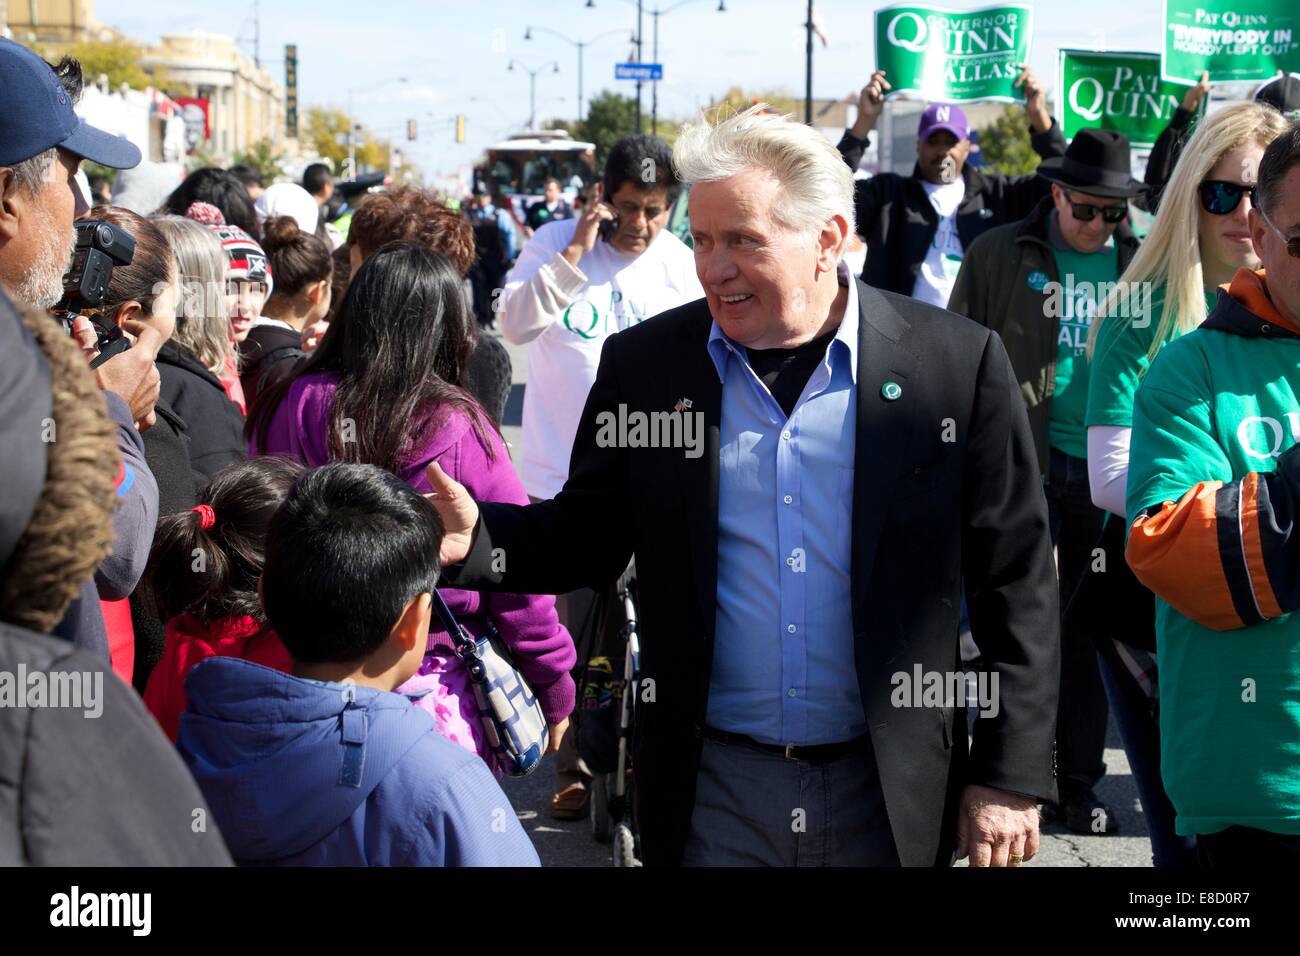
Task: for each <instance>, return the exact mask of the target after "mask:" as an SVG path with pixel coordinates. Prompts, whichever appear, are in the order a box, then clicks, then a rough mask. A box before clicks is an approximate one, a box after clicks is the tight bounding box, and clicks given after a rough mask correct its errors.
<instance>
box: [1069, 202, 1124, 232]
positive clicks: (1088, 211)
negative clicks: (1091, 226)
mask: <svg viewBox="0 0 1300 956" xmlns="http://www.w3.org/2000/svg"><path fill="white" fill-rule="evenodd" d="M1070 212H1072V213H1073V214H1074V218H1075V219H1078V220H1079V221H1080V222H1092V221H1093V220H1094V219H1096V218H1097V213H1101V218H1102V221H1103V222H1106V223H1109V224H1110V225H1112V226H1113V225H1115V223H1117V222H1123V221H1124V217H1125V216H1127V215H1128V203H1121V204H1120V205H1118V206H1094V205H1092V204H1091V203H1086V202H1075V201H1074V200H1070Z"/></svg>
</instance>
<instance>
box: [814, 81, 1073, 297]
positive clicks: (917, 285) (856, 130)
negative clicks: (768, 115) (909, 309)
mask: <svg viewBox="0 0 1300 956" xmlns="http://www.w3.org/2000/svg"><path fill="white" fill-rule="evenodd" d="M1021 69H1022V72H1021V74H1020V76H1019V77H1018V78H1017V79H1016V86H1018V87H1020V88H1022V89H1023V90H1024V93H1025V112H1026V113H1027V114H1028V116H1029V126H1030V129H1031V133H1032V135H1031V136H1030V143H1031V144H1032V145H1033V148H1034V151H1035V152H1036V153H1038V155H1039V156H1043V157H1053V156H1060V155H1061V154H1062V153H1064V152H1065V139H1064V138H1063V137H1062V136H1061V131H1060V129H1058V128H1057V126H1056V125H1055V121H1054V120H1053V119H1052V117H1051V115H1050V114H1049V113H1048V111H1047V97H1046V95H1045V93H1044V90H1043V87H1042V86H1041V85H1040V84H1039V82H1038V79H1037V77H1035V76H1034V73H1033V71H1032V70H1031V69H1029V67H1028V65H1025V64H1022V65H1021ZM888 90H889V81H888V80H887V79H885V73H884V71H883V70H877V71H876V72H875V73H874V74H872V77H871V82H869V83H868V84H867V85H866V86H864V87H863V88H862V93H861V94H860V97H859V99H858V118H857V120H856V121H855V122H854V124H853V126H852V127H851V128H849V129H848V130H846V131H845V133H844V136H843V138H842V139H841V140H840V143H839V149H840V155H842V156H843V157H844V161H845V162H846V163H848V164H849V166H850V167H851V168H853V169H855V170H856V169H857V167H858V163H859V162H860V161H861V159H862V153H863V151H864V150H865V149H866V147H867V145H868V142H869V139H870V132H871V130H873V129H875V127H876V122H877V121H878V120H879V119H880V113H881V111H882V110H883V109H884V105H885V94H886V92H887V91H888ZM970 148H971V142H970V123H969V121H968V120H967V118H966V114H965V112H964V111H963V110H962V109H961V107H959V106H953V105H950V104H944V103H936V104H934V105H932V106H930V108H929V109H927V110H926V111H925V112H924V113H923V114H921V125H920V127H919V129H918V130H917V143H916V157H917V158H916V166H915V167H914V168H913V170H912V174H911V175H910V176H900V175H899V174H897V173H890V172H881V173H877V174H876V175H875V176H873V177H871V178H870V179H864V180H860V181H859V182H858V185H857V194H856V206H857V219H858V233H859V234H860V235H861V236H862V238H863V239H864V240H866V243H867V262H866V266H865V268H864V269H863V270H862V281H864V282H866V283H868V284H869V285H873V286H876V287H877V288H879V289H886V290H888V291H890V292H898V293H901V294H902V295H910V296H914V297H915V298H918V299H921V300H922V301H924V302H928V303H930V304H931V305H937V306H939V307H940V308H944V307H946V306H947V304H948V296H949V294H950V293H951V291H952V285H953V282H954V281H955V280H956V278H957V272H958V271H959V270H960V268H961V262H962V257H963V255H964V251H965V250H966V249H969V248H970V244H971V243H972V242H974V241H975V238H976V237H977V236H979V235H981V234H982V233H984V232H986V231H987V230H989V229H991V228H993V227H994V226H1000V225H1002V224H1003V223H1008V222H1015V221H1016V220H1018V219H1021V218H1023V217H1024V216H1025V215H1027V214H1028V213H1029V210H1031V209H1032V208H1033V207H1034V204H1035V203H1037V202H1038V201H1039V200H1040V199H1042V198H1043V197H1044V196H1045V195H1046V194H1047V184H1046V183H1045V182H1044V181H1042V180H1041V179H1039V178H1037V177H1036V176H1033V175H1029V176H999V175H996V174H993V173H986V172H983V171H982V170H978V169H975V168H973V167H972V166H971V164H969V163H968V162H967V159H968V157H969V155H970Z"/></svg>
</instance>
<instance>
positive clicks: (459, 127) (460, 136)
mask: <svg viewBox="0 0 1300 956" xmlns="http://www.w3.org/2000/svg"><path fill="white" fill-rule="evenodd" d="M456 142H458V143H463V142H465V114H464V113H457V114H456Z"/></svg>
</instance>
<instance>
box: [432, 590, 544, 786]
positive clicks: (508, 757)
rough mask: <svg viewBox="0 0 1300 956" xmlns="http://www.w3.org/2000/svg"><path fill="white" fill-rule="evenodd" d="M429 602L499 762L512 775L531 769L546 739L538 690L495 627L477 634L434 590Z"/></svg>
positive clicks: (541, 751)
mask: <svg viewBox="0 0 1300 956" xmlns="http://www.w3.org/2000/svg"><path fill="white" fill-rule="evenodd" d="M433 606H434V608H435V609H436V610H437V612H438V617H439V618H441V619H442V625H443V627H444V628H445V629H446V631H447V634H448V635H450V637H451V641H452V647H453V648H454V649H455V651H456V656H457V657H459V658H460V659H461V661H462V662H463V663H464V664H465V669H466V670H467V671H468V672H469V679H470V686H472V687H473V688H474V699H475V701H476V703H477V704H478V715H479V720H480V721H482V723H483V731H484V733H485V734H486V736H487V741H488V745H489V746H490V747H491V748H492V752H493V753H494V754H495V755H496V757H497V762H498V764H499V765H500V766H501V767H502V769H504V770H505V772H506V774H507V775H508V776H511V777H523V776H526V775H527V774H530V773H532V772H533V771H534V770H536V769H537V765H538V764H540V763H541V762H542V755H543V754H545V753H546V750H547V748H548V747H549V746H550V744H551V732H550V727H549V726H548V725H547V723H546V717H545V715H544V714H543V713H542V705H541V703H540V702H539V701H538V700H537V695H535V694H534V693H533V689H532V688H531V687H529V686H528V681H527V680H525V679H524V675H523V674H521V673H519V670H518V668H516V667H515V665H514V662H513V661H512V660H511V657H510V651H509V649H508V648H507V647H506V646H505V642H504V641H502V640H501V636H500V635H499V634H498V633H497V629H496V627H495V626H493V625H489V627H490V630H489V633H488V634H487V635H486V636H484V637H480V638H477V639H476V638H474V637H471V636H470V635H469V634H468V633H467V632H466V631H465V629H464V628H463V627H461V626H460V622H458V621H457V620H456V618H455V616H454V615H453V614H452V613H451V608H449V607H447V602H446V601H444V600H443V599H442V595H441V594H439V593H438V592H437V590H434V592H433Z"/></svg>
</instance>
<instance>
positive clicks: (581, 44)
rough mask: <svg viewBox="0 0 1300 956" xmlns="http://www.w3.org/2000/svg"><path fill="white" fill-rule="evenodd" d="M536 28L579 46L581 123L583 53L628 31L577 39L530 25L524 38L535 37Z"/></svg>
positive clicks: (580, 116)
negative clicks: (606, 39) (592, 46)
mask: <svg viewBox="0 0 1300 956" xmlns="http://www.w3.org/2000/svg"><path fill="white" fill-rule="evenodd" d="M534 30H538V31H540V32H542V33H549V34H551V35H552V36H555V37H559V38H560V39H561V40H563V41H564V42H565V43H567V44H569V45H570V46H574V47H577V48H578V117H577V118H578V122H579V123H581V122H582V120H583V112H582V104H583V95H582V92H583V87H582V54H583V52H584V51H585V50H586V48H587V47H589V46H591V44H593V43H599V42H600V41H601V40H603V39H605V38H606V37H612V36H615V35H618V36H621V35H622V34H624V33H626V32H627V31H626V30H608V31H606V32H605V33H602V34H600V35H599V36H594V37H592V38H591V39H590V40H575V39H573V38H572V37H568V36H565V35H564V34H563V33H560V32H559V31H558V30H552V29H551V28H550V27H533V26H529V27H524V39H525V40H531V39H532V38H533V31H534Z"/></svg>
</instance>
